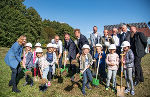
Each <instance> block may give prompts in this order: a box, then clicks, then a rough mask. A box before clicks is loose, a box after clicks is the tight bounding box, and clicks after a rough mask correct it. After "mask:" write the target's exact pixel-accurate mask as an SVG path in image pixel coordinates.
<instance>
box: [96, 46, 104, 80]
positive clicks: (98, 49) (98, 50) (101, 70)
mask: <svg viewBox="0 0 150 97" xmlns="http://www.w3.org/2000/svg"><path fill="white" fill-rule="evenodd" d="M102 49H103V47H102V45H101V44H96V53H95V56H94V58H95V59H96V63H97V64H96V66H98V61H99V72H98V74H99V76H100V77H101V79H102V80H103V81H104V82H106V76H107V74H106V69H105V67H106V66H105V58H106V53H105V51H103V50H102ZM99 57H100V60H99Z"/></svg>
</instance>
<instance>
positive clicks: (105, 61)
mask: <svg viewBox="0 0 150 97" xmlns="http://www.w3.org/2000/svg"><path fill="white" fill-rule="evenodd" d="M112 32H113V33H112V35H109V33H108V30H104V36H102V37H101V35H100V34H99V33H98V32H97V27H96V26H94V27H93V33H92V34H91V35H90V41H89V40H88V39H87V38H86V37H85V36H84V35H83V34H81V32H80V29H75V30H74V35H75V37H76V38H77V43H75V42H74V41H73V40H72V39H71V37H70V34H69V33H65V35H64V46H63V43H62V41H61V40H60V39H59V36H58V35H56V36H55V37H54V39H52V40H51V43H48V44H47V52H46V53H45V54H44V53H43V50H42V48H41V44H40V43H36V45H35V50H32V44H31V43H29V42H28V43H26V36H23V35H22V36H20V37H19V39H18V40H17V42H15V43H14V44H13V45H12V47H11V48H10V50H9V51H8V53H7V54H6V57H5V62H6V64H8V65H9V66H10V69H11V71H12V75H11V80H10V81H9V86H13V88H12V91H13V92H20V90H19V89H17V82H16V78H17V76H18V74H19V72H20V71H21V66H20V63H22V66H23V68H25V69H26V70H28V71H31V69H32V68H34V80H35V81H37V80H38V79H39V78H45V79H47V80H48V83H47V84H46V85H47V86H51V79H52V76H53V75H54V74H55V70H56V66H55V64H58V66H59V67H60V68H63V65H62V59H63V50H64V54H67V56H66V58H65V59H64V63H67V62H68V61H69V62H70V66H69V67H70V68H69V70H70V71H71V73H72V77H71V80H72V81H73V80H74V74H76V73H79V72H80V73H81V74H82V75H83V80H82V93H83V95H86V92H85V87H87V88H88V89H90V86H89V83H90V82H92V78H93V75H94V72H91V70H90V67H92V69H94V68H95V67H96V68H97V67H99V70H98V74H99V77H100V78H101V79H102V80H103V81H104V82H106V90H109V87H110V80H111V78H112V79H113V86H112V87H113V88H112V91H114V92H116V75H117V70H119V69H120V64H121V63H122V64H124V65H123V68H124V75H125V79H126V84H127V88H126V90H125V93H128V92H130V93H131V94H132V95H134V94H135V92H134V85H135V86H136V85H138V83H139V82H144V77H143V72H142V67H141V58H142V57H143V56H144V55H145V48H146V46H147V38H146V37H145V35H144V33H142V32H137V30H136V27H134V26H131V27H130V31H128V30H127V26H126V25H123V26H122V32H121V33H118V30H117V28H113V31H112ZM24 46H25V50H24V52H23V47H24ZM67 52H68V53H67ZM22 53H23V59H21V56H22ZM121 54H124V56H123V57H121ZM74 60H78V62H79V67H77V66H76V64H74V63H73V61H74ZM94 63H95V64H94ZM106 68H107V72H106ZM118 68H119V69H118ZM133 73H134V75H135V77H134V81H133V79H132V78H133ZM36 76H39V77H38V78H37V77H36ZM25 78H26V82H25V84H24V86H25V85H27V84H28V82H27V80H28V78H29V76H28V75H27V76H25ZM129 84H131V88H130V86H129ZM30 85H31V86H33V80H32V78H31V83H30Z"/></svg>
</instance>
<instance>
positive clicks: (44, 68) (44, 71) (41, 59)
mask: <svg viewBox="0 0 150 97" xmlns="http://www.w3.org/2000/svg"><path fill="white" fill-rule="evenodd" d="M35 51H36V56H37V58H38V61H36V63H37V64H39V69H40V74H41V76H42V78H45V79H47V75H48V72H49V65H50V63H49V62H48V61H47V60H46V57H45V56H44V55H43V50H42V48H36V50H35Z"/></svg>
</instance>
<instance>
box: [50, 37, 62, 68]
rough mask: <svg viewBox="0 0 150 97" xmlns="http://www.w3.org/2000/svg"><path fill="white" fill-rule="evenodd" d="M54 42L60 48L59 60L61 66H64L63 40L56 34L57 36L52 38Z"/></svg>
mask: <svg viewBox="0 0 150 97" xmlns="http://www.w3.org/2000/svg"><path fill="white" fill-rule="evenodd" d="M51 43H52V44H56V45H57V48H58V60H59V67H62V57H63V53H62V52H63V46H62V41H61V40H59V36H58V35H55V38H54V39H52V40H51Z"/></svg>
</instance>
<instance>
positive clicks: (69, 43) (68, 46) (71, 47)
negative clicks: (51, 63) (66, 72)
mask: <svg viewBox="0 0 150 97" xmlns="http://www.w3.org/2000/svg"><path fill="white" fill-rule="evenodd" d="M64 49H65V50H68V55H67V58H66V60H64V63H67V61H70V71H71V72H72V74H71V75H72V77H71V80H72V81H73V78H74V77H73V75H74V74H75V73H76V65H75V64H72V62H73V61H74V60H76V54H77V47H76V44H75V43H74V41H73V40H72V39H71V38H70V34H69V33H65V45H64ZM64 53H65V54H66V53H67V52H64Z"/></svg>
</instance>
